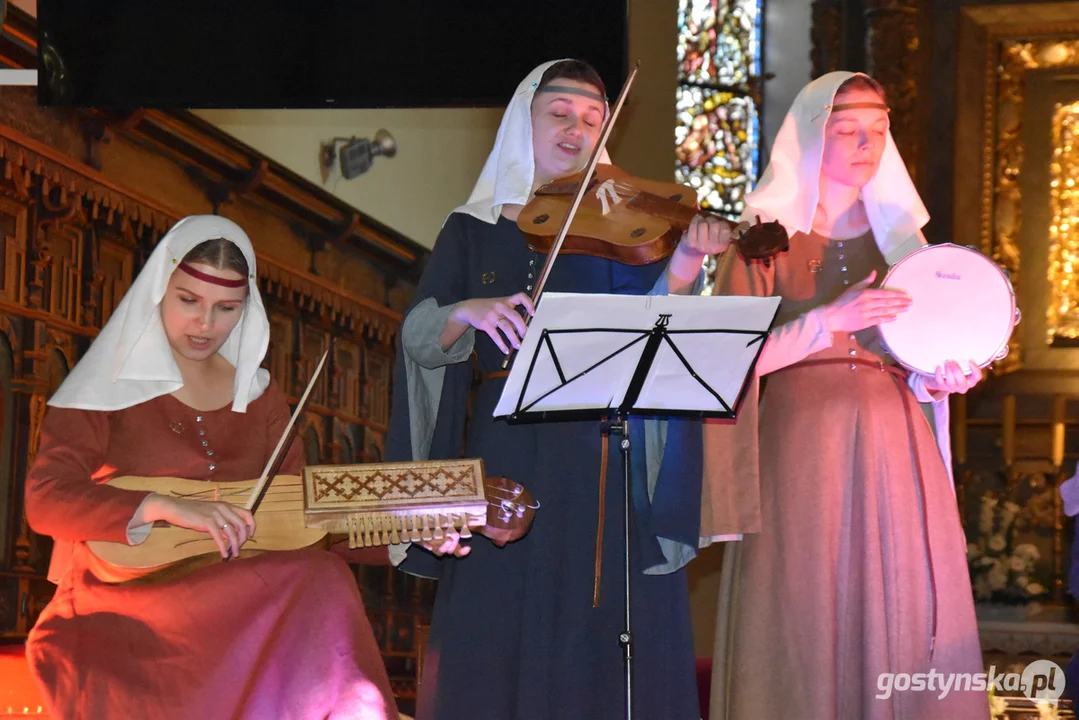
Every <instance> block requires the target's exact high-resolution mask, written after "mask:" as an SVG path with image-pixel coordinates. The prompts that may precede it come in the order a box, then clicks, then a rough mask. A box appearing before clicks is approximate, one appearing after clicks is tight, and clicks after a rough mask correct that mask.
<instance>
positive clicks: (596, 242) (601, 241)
mask: <svg viewBox="0 0 1079 720" xmlns="http://www.w3.org/2000/svg"><path fill="white" fill-rule="evenodd" d="M581 178H582V174H581V173H578V174H576V175H571V176H567V177H565V178H560V179H559V180H556V181H555V182H552V183H549V184H547V185H544V186H542V187H540V188H539V189H538V190H536V194H535V196H534V197H533V199H532V200H531V201H530V202H529V203H528V204H527V205H525V207H524V208H522V210H521V213H520V215H518V217H517V227H518V228H520V230H521V232H523V233H524V234H525V236H526V238H527V240H528V245H529V247H530V248H531V249H532V250H534V251H536V252H539V253H544V254H546V253H549V252H550V250H551V248H552V246H553V244H554V241H555V238H556V236H557V235H558V232H559V229H560V225H561V223H562V221H563V218H564V217H565V215H566V213H567V211H568V210H569V203H570V198H571V197H572V195H573V194H574V193H575V191H576V190H577V188H578V186H579V184H580V182H581ZM698 214H700V210H699V208H698V205H697V196H696V193H695V192H694V191H693V189H692V188H690V187H687V186H685V185H681V184H678V183H665V182H657V181H654V180H645V179H642V178H637V177H633V176H632V175H630V174H629V173H627V172H625V171H624V170H622V169H621V168H619V167H617V166H615V165H609V164H601V165H597V166H596V171H595V172H594V173H593V175H592V178H591V179H590V180H589V182H588V188H587V191H586V192H585V194H584V197H583V198H582V199H581V203H580V206H579V207H578V209H577V213H576V214H575V215H574V217H573V221H572V223H571V224H570V227H569V230H568V233H567V235H566V238H565V240H564V242H563V244H562V247H561V250H560V252H563V253H568V254H571V255H592V256H595V257H602V258H606V259H608V260H615V261H617V262H620V263H623V264H625V265H648V264H651V263H654V262H656V261H658V260H662V259H664V258H667V257H670V255H671V253H673V252H674V249H675V248H676V247H677V246H678V242H679V240H680V239H681V237H682V233H684V232H685V231H686V230H687V229H688V228H689V225H690V222H691V221H692V220H693V218H694V217H695V216H697V215H698ZM725 222H727V224H728V225H729V226H730V228H731V231H732V233H734V234H735V235H736V237H735V240H734V244H735V246H736V247H737V248H738V251H739V252H740V253H741V254H742V256H743V257H745V258H746V260H764V261H766V262H767V261H768V260H769V259H770V258H772V257H773V256H775V255H776V254H778V253H780V252H784V251H786V250H787V249H788V248H789V239H788V237H787V232H786V230H785V229H784V228H783V226H782V225H780V224H779V223H778V222H768V223H761V222H759V221H758V223H757V224H754V225H750V224H749V223H740V224H737V225H736V224H735V223H732V222H729V221H725Z"/></svg>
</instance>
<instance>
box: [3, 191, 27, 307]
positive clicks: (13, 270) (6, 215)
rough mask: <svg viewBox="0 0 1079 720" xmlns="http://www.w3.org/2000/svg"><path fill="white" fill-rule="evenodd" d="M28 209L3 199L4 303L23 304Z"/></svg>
mask: <svg viewBox="0 0 1079 720" xmlns="http://www.w3.org/2000/svg"><path fill="white" fill-rule="evenodd" d="M26 217H27V210H26V207H25V206H23V205H21V204H19V203H17V202H15V201H13V200H9V199H8V198H5V197H2V196H0V243H2V245H0V300H2V301H3V302H5V303H10V304H13V305H17V304H18V303H19V302H20V301H21V300H22V280H23V275H24V274H25V272H26Z"/></svg>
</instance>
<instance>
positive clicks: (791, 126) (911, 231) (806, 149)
mask: <svg viewBox="0 0 1079 720" xmlns="http://www.w3.org/2000/svg"><path fill="white" fill-rule="evenodd" d="M856 75H862V76H863V77H868V76H866V75H863V74H862V73H852V72H832V73H828V74H827V75H822V76H821V77H819V78H817V79H816V80H814V81H813V82H811V83H809V84H808V85H806V86H805V87H804V88H802V90H801V92H799V93H798V96H797V97H796V98H795V99H794V103H793V104H792V105H791V108H790V110H789V111H788V112H787V116H786V118H785V119H784V120H783V125H782V127H780V129H779V133H778V134H777V135H776V140H775V143H774V144H773V146H772V152H771V158H770V160H769V162H768V167H767V168H766V169H765V171H764V173H763V174H762V175H761V179H760V182H759V183H758V184H757V187H756V188H755V189H754V190H753V191H752V192H750V193H749V194H747V195H746V210H745V212H744V213H743V215H742V218H743V219H744V220H750V221H752V220H753V218H754V217H755V216H760V217H761V220H764V221H768V220H778V221H779V222H780V223H781V224H782V225H783V226H784V227H785V228H786V229H787V233H788V234H789V235H793V234H794V233H795V232H801V233H808V232H809V231H810V230H811V229H812V227H813V216H814V215H815V214H816V211H817V202H818V199H819V194H820V184H819V182H818V178H819V177H820V172H821V160H822V157H823V155H824V138H825V132H824V131H825V125H826V124H827V122H828V116H829V115H830V114H831V109H832V104H833V100H834V98H835V94H836V91H837V90H838V89H839V86H840V85H842V84H843V83H844V82H846V81H847V80H849V79H850V78H852V77H855V76H856ZM861 199H862V202H863V204H864V205H865V210H866V215H867V216H868V217H869V225H870V227H871V228H872V229H873V237H874V239H876V241H877V247H879V248H880V252H881V255H883V256H884V259H885V260H886V261H887V262H888V264H889V265H892V264H894V263H895V262H896V261H898V260H900V259H902V258H903V257H905V256H906V255H908V254H910V253H911V252H913V251H914V250H917V249H918V248H919V247H921V246H922V245H924V244H925V238H924V237H923V236H922V234H921V228H922V227H924V226H925V224H926V223H927V222H929V213H928V211H926V209H925V205H924V204H923V203H922V199H921V197H919V195H918V191H917V190H916V189H915V187H914V183H913V181H911V179H910V174H909V173H908V172H907V167H906V165H904V164H903V158H902V157H901V156H900V155H899V150H898V149H897V148H896V146H895V141H894V140H892V133H891V131H889V132H888V133H887V135H886V138H885V145H884V154H883V155H882V156H881V161H880V167H879V168H878V169H877V172H876V174H875V175H874V176H873V179H872V180H870V181H869V183H868V184H866V186H865V187H863V188H862V192H861Z"/></svg>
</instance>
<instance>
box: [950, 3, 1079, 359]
mask: <svg viewBox="0 0 1079 720" xmlns="http://www.w3.org/2000/svg"><path fill="white" fill-rule="evenodd" d="M958 62H959V65H958V78H957V80H958V87H957V94H956V128H955V129H956V133H955V138H956V142H955V170H956V183H955V194H954V208H955V220H954V225H953V231H954V234H953V237H954V238H955V242H958V243H962V244H968V245H975V246H976V247H978V248H979V249H980V250H981V251H982V252H984V253H986V254H987V255H989V256H990V257H992V258H993V259H994V260H995V261H996V262H997V263H999V264H1000V265H1001V267H1003V268H1004V269H1005V270H1007V271H1008V272H1009V273H1010V275H1011V278H1012V283H1013V284H1014V285H1015V290H1016V293H1017V296H1018V297H1019V298H1020V308H1021V309H1022V310H1023V311H1024V316H1025V317H1026V318H1029V319H1030V320H1035V318H1034V317H1032V315H1037V316H1038V320H1040V322H1032V323H1028V324H1026V327H1024V324H1020V326H1019V327H1018V328H1017V330H1016V333H1015V334H1014V335H1013V337H1012V342H1011V344H1010V348H1009V353H1008V356H1007V357H1006V358H1004V359H1003V360H1002V361H1001V362H999V363H998V364H997V366H996V370H997V372H998V373H1000V374H1006V373H1010V372H1014V371H1016V370H1019V369H1020V368H1029V369H1038V370H1059V369H1064V368H1065V367H1067V368H1071V369H1074V368H1079V362H1074V361H1073V360H1075V359H1074V358H1073V359H1072V361H1070V360H1069V359H1068V358H1066V357H1065V355H1070V354H1072V353H1076V352H1079V351H1074V350H1062V351H1060V352H1059V353H1057V351H1054V354H1053V355H1054V356H1055V359H1050V356H1049V355H1048V354H1046V353H1044V352H1043V353H1040V354H1039V355H1040V357H1039V360H1038V362H1035V363H1031V362H1028V361H1027V359H1026V352H1025V350H1026V348H1024V345H1026V344H1031V343H1034V344H1036V343H1038V342H1039V340H1040V342H1041V343H1042V344H1044V337H1045V334H1044V333H1042V336H1041V338H1040V339H1036V338H1037V336H1036V335H1032V334H1031V332H1032V331H1031V330H1028V329H1026V328H1029V327H1031V326H1037V327H1039V328H1041V327H1044V325H1045V305H1044V303H1043V304H1042V306H1041V307H1036V308H1034V307H1024V303H1023V300H1024V299H1025V298H1026V299H1029V298H1030V297H1031V294H1032V293H1034V294H1035V295H1037V294H1038V293H1040V290H1041V289H1042V288H1039V287H1033V285H1034V284H1036V283H1038V282H1040V283H1043V284H1044V290H1045V296H1046V299H1047V298H1048V292H1049V287H1048V278H1047V277H1045V276H1044V275H1043V276H1042V277H1041V278H1040V279H1039V278H1036V277H1035V278H1031V277H1029V275H1028V274H1026V273H1024V274H1023V275H1022V276H1021V275H1020V269H1021V262H1020V261H1021V246H1022V243H1021V236H1022V235H1021V232H1022V212H1021V204H1020V201H1021V194H1020V187H1019V182H1020V175H1021V171H1022V168H1023V144H1022V139H1021V132H1022V119H1023V103H1024V99H1025V83H1024V79H1025V76H1026V74H1027V73H1028V72H1030V71H1031V70H1048V69H1056V68H1071V67H1074V68H1079V3H1074V2H1056V3H1035V4H1027V3H1023V4H1015V5H995V6H986V7H966V8H963V9H962V11H961V12H960V27H959V51H958ZM968 169H969V171H971V172H974V173H977V174H976V175H974V177H970V175H966V176H965V175H964V173H966V172H968ZM966 177H970V179H969V180H967V179H966ZM975 178H976V179H975ZM1046 251H1047V253H1048V248H1047V249H1046ZM1028 282H1029V283H1031V284H1032V287H1031V288H1022V284H1023V283H1028ZM1032 349H1036V348H1035V346H1034V345H1032ZM1062 362H1067V363H1068V364H1067V365H1061V363H1062Z"/></svg>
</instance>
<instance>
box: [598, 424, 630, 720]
mask: <svg viewBox="0 0 1079 720" xmlns="http://www.w3.org/2000/svg"><path fill="white" fill-rule="evenodd" d="M604 432H606V433H607V434H608V435H621V436H622V439H621V441H620V442H619V448H620V450H621V453H622V540H623V551H624V555H623V558H624V561H623V570H624V573H625V618H624V621H625V627H624V629H623V630H622V632H621V633H620V634H619V636H618V644H619V645H621V646H622V662H623V667H624V670H625V691H626V698H625V699H626V718H627V720H632V718H633V631H632V625H631V618H630V597H631V592H630V578H631V572H630V557H629V548H630V516H631V511H630V465H629V457H630V444H631V443H630V439H629V417H628V416H627V415H626V413H624V412H619V413H618V416H617V419H616V420H615V421H614V422H611V423H605V427H604Z"/></svg>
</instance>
